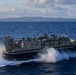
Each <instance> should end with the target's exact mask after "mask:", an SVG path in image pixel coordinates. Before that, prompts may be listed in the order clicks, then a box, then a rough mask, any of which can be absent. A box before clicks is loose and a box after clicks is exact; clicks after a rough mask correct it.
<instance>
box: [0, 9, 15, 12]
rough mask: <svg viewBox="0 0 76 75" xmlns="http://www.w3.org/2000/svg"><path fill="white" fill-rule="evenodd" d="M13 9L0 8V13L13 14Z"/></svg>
mask: <svg viewBox="0 0 76 75" xmlns="http://www.w3.org/2000/svg"><path fill="white" fill-rule="evenodd" d="M14 11H15V8H0V12H14Z"/></svg>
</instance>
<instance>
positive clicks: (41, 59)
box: [0, 22, 76, 75]
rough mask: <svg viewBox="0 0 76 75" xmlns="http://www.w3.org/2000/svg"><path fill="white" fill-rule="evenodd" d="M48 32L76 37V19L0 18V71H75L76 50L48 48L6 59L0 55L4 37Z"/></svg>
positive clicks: (51, 74) (19, 74) (39, 74)
mask: <svg viewBox="0 0 76 75" xmlns="http://www.w3.org/2000/svg"><path fill="white" fill-rule="evenodd" d="M43 33H47V34H48V35H49V36H50V34H56V35H62V34H65V35H68V36H69V37H70V38H73V39H76V22H0V75H76V53H75V52H70V51H64V50H63V51H61V52H59V51H57V50H55V49H54V48H47V49H46V51H47V52H46V53H45V54H38V56H37V57H36V58H34V59H29V60H21V61H16V60H14V61H11V60H10V61H8V60H5V59H4V58H3V57H2V50H3V49H4V45H3V38H4V37H5V36H9V35H10V36H12V37H13V38H14V39H15V40H16V39H19V38H22V37H25V38H26V37H37V36H41V35H43Z"/></svg>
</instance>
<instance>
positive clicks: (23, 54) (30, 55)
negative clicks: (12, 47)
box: [3, 46, 76, 60]
mask: <svg viewBox="0 0 76 75" xmlns="http://www.w3.org/2000/svg"><path fill="white" fill-rule="evenodd" d="M55 49H56V50H58V51H59V52H60V51H62V50H64V51H71V52H76V47H75V46H74V47H73V46H72V47H60V48H57V47H56V48H55ZM40 52H45V51H43V49H42V50H36V51H33V52H32V51H30V52H17V53H6V52H3V57H4V58H5V59H8V60H13V59H16V60H28V59H32V58H35V57H37V56H38V53H40Z"/></svg>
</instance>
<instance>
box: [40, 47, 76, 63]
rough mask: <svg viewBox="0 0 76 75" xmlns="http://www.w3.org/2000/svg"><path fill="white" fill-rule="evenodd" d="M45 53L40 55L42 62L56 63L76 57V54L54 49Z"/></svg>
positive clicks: (49, 49)
mask: <svg viewBox="0 0 76 75" xmlns="http://www.w3.org/2000/svg"><path fill="white" fill-rule="evenodd" d="M44 51H45V52H44V53H41V54H39V55H40V60H41V61H42V62H51V63H55V62H58V61H62V60H64V59H66V60H68V59H69V58H72V57H76V53H74V52H70V51H64V50H61V51H59V50H56V49H54V48H47V49H45V50H44Z"/></svg>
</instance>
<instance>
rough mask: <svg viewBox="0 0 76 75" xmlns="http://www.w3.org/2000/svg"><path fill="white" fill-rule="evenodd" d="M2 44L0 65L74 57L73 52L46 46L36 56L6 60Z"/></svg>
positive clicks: (52, 61)
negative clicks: (27, 58)
mask: <svg viewBox="0 0 76 75" xmlns="http://www.w3.org/2000/svg"><path fill="white" fill-rule="evenodd" d="M3 49H4V46H3V45H1V44H0V67H4V66H9V65H10V66H13V65H20V64H22V63H29V62H48V63H56V62H58V61H63V60H69V59H70V58H76V53H75V52H70V51H64V50H62V51H58V50H56V49H54V48H47V49H44V50H43V51H44V52H43V53H39V54H38V57H37V58H35V59H31V60H23V61H16V60H15V61H8V60H5V59H4V58H3V57H2V51H3Z"/></svg>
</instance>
